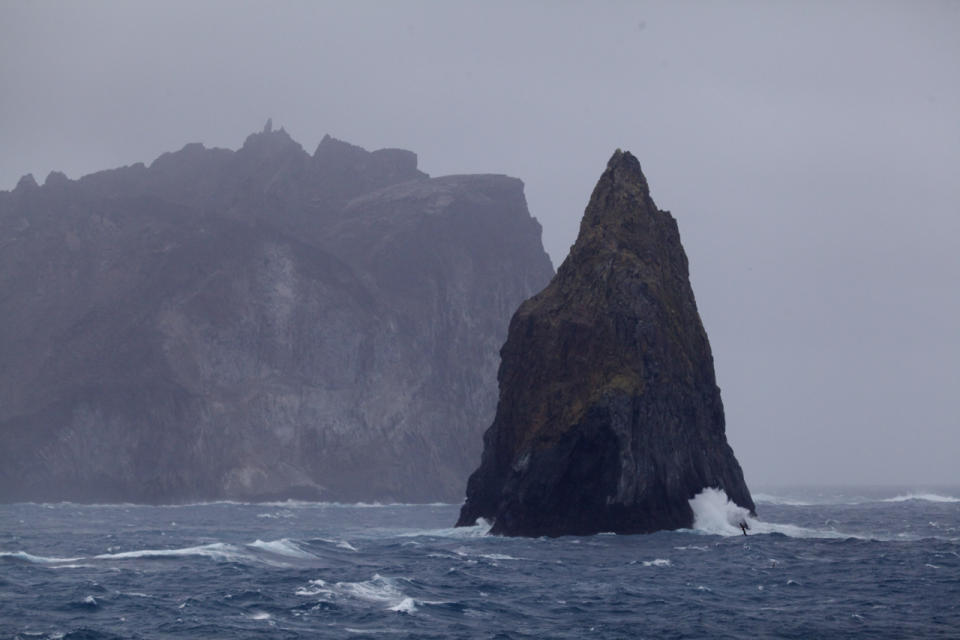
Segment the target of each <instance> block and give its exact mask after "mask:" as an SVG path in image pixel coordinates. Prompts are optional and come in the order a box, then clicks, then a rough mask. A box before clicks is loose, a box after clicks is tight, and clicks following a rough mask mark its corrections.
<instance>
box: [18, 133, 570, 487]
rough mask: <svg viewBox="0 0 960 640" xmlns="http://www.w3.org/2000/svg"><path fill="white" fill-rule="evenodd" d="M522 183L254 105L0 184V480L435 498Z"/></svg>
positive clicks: (524, 290)
mask: <svg viewBox="0 0 960 640" xmlns="http://www.w3.org/2000/svg"><path fill="white" fill-rule="evenodd" d="M552 273H553V270H552V267H551V265H550V262H549V259H548V257H547V255H546V253H545V252H544V250H543V247H542V245H541V241H540V226H539V224H538V223H537V221H536V220H535V219H534V218H532V217H531V216H530V214H529V212H528V211H527V208H526V202H525V199H524V196H523V185H522V183H521V182H520V181H519V180H516V179H514V178H509V177H506V176H499V175H473V176H448V177H442V178H430V177H429V176H427V175H426V174H424V173H423V172H421V171H419V170H418V169H417V158H416V155H415V154H413V153H411V152H409V151H404V150H399V149H383V150H379V151H373V152H368V151H366V150H364V149H361V148H360V147H356V146H353V145H349V144H347V143H345V142H341V141H339V140H336V139H334V138H331V137H329V136H327V137H325V138H324V139H323V140H322V141H321V142H320V144H319V146H318V147H317V149H316V151H315V152H314V153H313V154H312V155H310V154H308V153H306V152H305V151H304V150H303V148H302V147H301V146H300V145H299V144H298V143H296V142H295V141H294V140H293V139H292V138H291V137H290V136H289V135H288V134H287V133H286V131H284V130H283V129H279V130H274V129H272V127H269V126H268V127H265V128H264V130H263V131H262V132H260V133H255V134H253V135H251V136H250V137H248V138H247V140H246V142H245V143H244V145H243V146H242V147H241V148H240V149H239V150H237V151H230V150H226V149H208V148H205V147H204V146H203V145H200V144H188V145H186V146H185V147H184V148H183V149H181V150H180V151H177V152H175V153H168V154H164V155H162V156H160V157H159V158H157V159H156V160H155V161H154V162H153V163H152V164H150V166H145V165H143V164H137V165H133V166H129V167H123V168H120V169H114V170H109V171H103V172H99V173H95V174H92V175H88V176H84V177H83V178H80V179H79V180H70V179H68V178H66V176H64V175H63V174H61V173H52V174H51V175H50V176H49V177H48V178H47V180H46V181H45V183H44V184H43V185H42V186H39V185H37V183H36V181H35V180H33V178H32V176H31V177H25V178H24V179H23V180H21V181H20V183H19V184H18V186H17V187H16V188H15V189H14V190H13V191H11V192H0V500H7V501H9V500H81V501H87V500H93V501H131V502H182V501H195V500H213V499H238V500H257V499H275V498H288V497H296V498H307V499H321V500H339V501H354V500H368V501H373V500H380V501H435V500H457V499H459V498H460V497H461V496H462V495H463V482H464V478H465V477H466V475H467V473H468V472H469V470H470V468H471V466H472V465H473V464H474V460H475V459H476V457H477V456H479V453H480V446H479V441H480V434H481V433H482V430H483V428H484V426H485V425H486V424H489V420H490V419H491V417H492V415H493V412H494V408H495V404H496V389H495V387H494V385H493V382H492V381H493V379H494V372H495V371H496V366H497V349H498V348H499V347H500V345H501V344H502V342H503V339H504V337H505V335H506V326H507V321H508V319H509V316H510V314H511V313H512V312H513V310H514V309H515V308H516V306H517V305H518V304H519V303H520V302H521V301H522V300H523V299H525V298H526V297H528V296H529V295H531V294H532V293H533V292H535V291H537V290H539V289H540V288H542V287H543V286H544V284H545V283H546V282H547V281H548V280H549V279H550V277H551V276H552Z"/></svg>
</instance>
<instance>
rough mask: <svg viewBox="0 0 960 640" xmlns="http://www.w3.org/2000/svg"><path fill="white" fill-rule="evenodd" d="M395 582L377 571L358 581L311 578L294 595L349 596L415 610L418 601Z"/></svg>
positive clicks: (388, 607) (407, 611)
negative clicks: (333, 581)
mask: <svg viewBox="0 0 960 640" xmlns="http://www.w3.org/2000/svg"><path fill="white" fill-rule="evenodd" d="M397 583H398V580H397V579H396V578H389V577H384V576H381V575H380V574H379V573H375V574H374V575H373V577H372V578H370V579H369V580H363V581H360V582H336V583H334V584H330V583H328V582H325V581H324V580H311V581H310V587H304V588H301V589H298V590H297V591H296V595H299V596H308V597H315V596H321V597H324V598H325V599H328V600H339V599H343V598H349V599H354V600H360V601H362V602H369V603H373V604H378V605H383V606H384V608H385V609H386V610H388V611H397V612H401V613H413V612H415V611H416V610H417V605H418V604H419V603H418V602H417V601H416V600H414V599H413V598H411V597H410V596H408V595H407V594H405V593H404V592H403V591H401V590H400V588H399V586H398V584H397Z"/></svg>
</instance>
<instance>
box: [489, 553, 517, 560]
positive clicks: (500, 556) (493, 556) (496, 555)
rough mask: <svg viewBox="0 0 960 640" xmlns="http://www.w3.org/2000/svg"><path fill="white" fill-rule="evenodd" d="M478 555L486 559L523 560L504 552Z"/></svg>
mask: <svg viewBox="0 0 960 640" xmlns="http://www.w3.org/2000/svg"><path fill="white" fill-rule="evenodd" d="M480 557H481V558H486V559H487V560H523V558H515V557H513V556H508V555H507V554H505V553H481V554H480Z"/></svg>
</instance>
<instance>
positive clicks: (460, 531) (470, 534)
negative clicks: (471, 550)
mask: <svg viewBox="0 0 960 640" xmlns="http://www.w3.org/2000/svg"><path fill="white" fill-rule="evenodd" d="M492 527H493V523H492V522H488V521H487V520H484V519H483V518H478V519H477V523H476V524H475V525H473V526H470V527H448V528H445V529H420V530H416V531H406V532H404V533H399V534H397V535H398V536H400V537H402V538H414V537H419V536H430V537H435V538H482V537H483V536H486V535H487V534H488V533H490V529H491V528H492Z"/></svg>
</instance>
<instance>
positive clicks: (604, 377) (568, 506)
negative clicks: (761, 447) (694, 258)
mask: <svg viewBox="0 0 960 640" xmlns="http://www.w3.org/2000/svg"><path fill="white" fill-rule="evenodd" d="M501 357H502V361H501V366H500V372H499V380H500V402H499V405H498V407H497V415H496V417H495V419H494V422H493V424H492V425H491V427H490V428H489V429H488V430H487V433H486V434H485V435H484V452H483V458H482V460H481V463H480V467H479V469H477V471H475V472H474V474H473V475H472V476H471V477H470V481H469V483H468V485H467V500H466V503H465V504H464V506H463V509H462V510H461V513H460V520H459V521H458V524H459V525H469V524H472V523H473V522H475V521H476V519H477V518H479V517H483V518H487V519H492V520H494V526H493V532H494V533H502V534H505V535H526V536H541V535H567V534H590V533H597V532H600V531H614V532H619V533H640V532H652V531H656V530H659V529H676V528H681V527H690V526H692V524H693V512H692V509H691V507H690V504H689V500H690V499H691V498H693V497H694V496H695V495H696V494H697V493H699V492H700V491H702V490H703V489H704V488H706V487H716V488H720V489H723V490H724V491H726V493H727V495H728V496H729V497H730V498H731V499H732V500H733V501H734V502H736V503H737V504H738V505H740V506H742V507H745V508H746V509H748V510H750V511H751V512H752V511H753V510H754V504H753V500H752V499H751V497H750V492H749V490H748V489H747V486H746V484H745V483H744V480H743V473H742V471H741V469H740V465H739V464H738V463H737V460H736V458H735V457H734V455H733V451H732V450H731V449H730V447H729V445H728V444H727V441H726V435H725V425H724V416H723V404H722V402H721V400H720V390H719V388H717V384H716V380H715V377H714V371H713V357H712V355H711V352H710V345H709V342H708V340H707V335H706V332H705V331H704V329H703V325H702V323H701V321H700V316H699V314H698V313H697V307H696V302H695V300H694V297H693V291H692V289H691V287H690V280H689V275H688V271H687V259H686V255H685V254H684V251H683V247H682V246H681V244H680V235H679V232H678V230H677V225H676V222H675V221H674V219H673V217H671V215H670V214H669V213H667V212H665V211H660V210H659V209H657V208H656V206H655V205H654V203H653V200H652V199H651V198H650V192H649V188H648V186H647V181H646V178H644V176H643V172H642V171H641V170H640V163H639V162H637V159H636V158H634V157H633V156H632V155H631V154H629V153H626V152H622V151H620V150H618V151H617V152H616V153H614V154H613V157H612V158H611V159H610V162H609V163H608V164H607V169H606V171H605V172H604V173H603V175H602V176H601V177H600V180H599V181H598V183H597V186H596V188H595V189H594V191H593V195H592V196H591V198H590V203H589V205H588V206H587V209H586V212H585V213H584V217H583V221H582V223H581V225H580V235H579V236H578V238H577V241H576V243H575V244H574V246H573V248H572V249H571V251H570V255H569V256H568V257H567V259H566V260H565V261H564V263H563V265H561V267H560V269H559V270H558V271H557V275H556V277H554V279H553V281H552V282H551V283H550V284H549V285H548V286H547V288H546V289H544V290H543V291H541V292H540V293H538V294H537V295H535V296H534V297H532V298H530V299H529V300H527V301H526V302H524V303H523V304H522V305H521V306H520V308H519V309H518V310H517V312H516V313H515V314H514V316H513V319H512V320H511V322H510V330H509V334H508V337H507V342H506V344H504V346H503V349H502V350H501Z"/></svg>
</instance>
